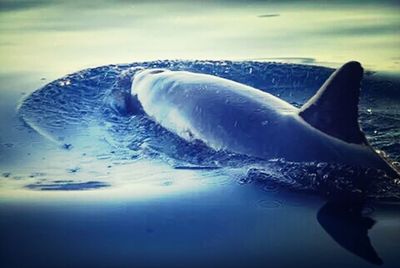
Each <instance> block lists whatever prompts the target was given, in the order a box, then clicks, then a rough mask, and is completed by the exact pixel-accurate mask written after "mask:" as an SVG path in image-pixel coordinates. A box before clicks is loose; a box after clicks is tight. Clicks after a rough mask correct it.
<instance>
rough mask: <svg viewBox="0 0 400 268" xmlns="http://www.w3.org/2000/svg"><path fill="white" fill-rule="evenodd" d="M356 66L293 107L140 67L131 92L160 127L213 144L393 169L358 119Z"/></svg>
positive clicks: (219, 81) (206, 79) (213, 80)
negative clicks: (298, 105) (377, 150)
mask: <svg viewBox="0 0 400 268" xmlns="http://www.w3.org/2000/svg"><path fill="white" fill-rule="evenodd" d="M362 76H363V69H362V67H361V65H360V64H359V63H358V62H349V63H347V64H345V65H343V66H342V67H341V68H340V69H338V70H337V71H336V72H335V73H334V74H332V76H331V77H330V78H329V79H328V80H327V81H326V82H325V84H324V85H323V86H322V87H321V88H320V89H319V91H318V92H317V93H316V95H315V96H314V97H312V98H311V99H310V100H309V101H308V102H307V103H306V104H304V105H303V107H301V108H300V109H298V108H296V107H294V106H292V105H291V104H289V103H287V102H285V101H284V100H281V99H279V98H277V97H275V96H273V95H271V94H269V93H266V92H263V91H261V90H257V89H255V88H252V87H250V86H246V85H243V84H240V83H237V82H234V81H230V80H227V79H223V78H219V77H216V76H211V75H206V74H198V73H191V72H184V71H169V70H163V69H148V70H143V71H140V72H138V73H137V74H136V75H135V76H134V79H133V82H132V90H131V94H132V96H134V97H136V98H137V99H138V100H139V102H140V104H141V106H142V108H143V110H144V111H145V112H146V113H147V115H149V116H150V117H152V118H153V119H154V120H155V121H156V122H158V123H159V124H160V125H162V126H163V127H165V128H166V129H168V130H170V131H172V132H174V133H176V134H177V135H179V136H180V137H182V138H184V139H186V140H189V141H190V140H195V139H198V140H201V141H203V142H204V143H206V144H207V145H208V146H210V147H212V148H214V149H216V150H228V151H232V152H236V153H241V154H246V155H251V156H255V157H260V158H263V159H271V158H285V159H287V160H291V161H327V162H338V163H344V164H351V165H356V166H362V167H373V168H378V169H382V170H384V171H386V173H388V174H390V175H396V171H394V169H393V168H392V167H391V166H390V164H388V163H387V162H386V161H385V160H384V159H382V158H381V157H380V156H379V155H378V154H377V153H376V152H375V151H374V150H373V149H372V148H371V147H370V146H369V144H368V142H367V140H366V138H365V136H364V134H363V132H362V131H361V130H360V128H359V124H358V100H359V91H360V82H361V79H362Z"/></svg>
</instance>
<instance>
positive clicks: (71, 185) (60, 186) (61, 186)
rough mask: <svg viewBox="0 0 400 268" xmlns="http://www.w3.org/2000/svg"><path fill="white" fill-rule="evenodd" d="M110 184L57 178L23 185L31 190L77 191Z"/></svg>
mask: <svg viewBox="0 0 400 268" xmlns="http://www.w3.org/2000/svg"><path fill="white" fill-rule="evenodd" d="M109 186H110V185H109V184H108V183H105V182H101V181H87V182H72V181H69V180H65V181H63V180H59V181H54V182H50V183H33V184H28V185H26V186H25V187H26V188H29V189H32V190H41V191H77V190H91V189H98V188H104V187H109Z"/></svg>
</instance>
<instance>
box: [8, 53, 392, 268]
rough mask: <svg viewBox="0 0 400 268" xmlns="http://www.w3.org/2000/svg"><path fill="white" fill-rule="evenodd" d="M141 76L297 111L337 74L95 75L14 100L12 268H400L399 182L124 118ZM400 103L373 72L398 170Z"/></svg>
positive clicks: (367, 82)
mask: <svg viewBox="0 0 400 268" xmlns="http://www.w3.org/2000/svg"><path fill="white" fill-rule="evenodd" d="M140 68H168V69H171V70H189V71H193V72H202V73H208V74H213V75H217V76H220V77H224V78H228V79H232V80H235V81H238V82H241V83H244V84H247V85H250V86H253V87H255V88H259V89H261V90H264V91H267V92H270V93H272V94H274V95H276V96H278V97H280V98H282V99H285V100H286V101H288V102H290V103H292V104H293V105H295V106H298V107H299V106H301V105H302V104H303V103H304V102H305V101H307V100H308V99H309V98H310V97H311V96H312V95H313V94H314V93H315V92H316V90H317V89H318V88H319V87H320V86H321V85H322V83H323V82H324V81H325V80H326V78H327V77H329V75H330V74H331V73H332V72H333V71H334V70H333V69H330V68H326V67H318V66H306V65H296V64H282V63H265V62H264V63H262V62H250V61H246V62H231V61H154V62H141V63H132V64H125V65H108V66H102V67H98V68H92V69H86V70H83V71H79V72H76V73H73V74H70V75H66V76H65V77H62V78H60V79H57V80H54V81H53V82H50V83H48V84H46V85H44V86H43V87H42V88H40V89H39V90H36V91H34V92H33V93H32V94H25V95H24V96H22V98H21V96H19V97H16V96H12V97H8V99H20V101H19V104H18V109H17V110H16V111H15V110H13V111H14V112H11V108H6V106H4V110H5V111H8V112H9V113H10V114H11V115H12V116H10V118H11V119H9V120H8V121H7V124H8V125H10V130H8V131H4V132H3V133H2V136H1V147H0V148H1V149H0V150H1V166H0V167H1V175H2V178H1V185H0V187H1V188H0V189H1V192H2V193H3V194H2V198H1V203H0V236H1V239H0V241H1V242H0V249H1V251H0V253H1V255H0V257H1V260H2V262H3V263H4V265H5V267H71V266H72V267H78V266H80V267H85V266H86V267H87V266H95V267H109V266H118V267H160V266H164V267H177V266H178V267H179V266H180V267H189V266H190V267H196V266H197V267H210V266H214V267H221V266H224V267H228V266H229V267H235V266H236V267H265V266H266V265H267V264H268V265H270V266H271V267H292V266H294V265H296V266H297V267H316V266H326V267H338V266H349V267H368V266H370V265H371V266H373V265H375V264H380V263H382V262H383V264H384V266H385V267H397V266H398V264H399V259H398V257H397V252H398V250H399V244H400V243H399V242H400V225H399V222H400V221H399V219H400V213H399V212H400V210H399V205H398V204H399V203H398V202H399V201H400V186H399V181H398V179H396V178H389V177H387V176H386V175H385V174H384V173H382V172H380V171H378V170H372V169H360V168H357V167H350V166H343V165H337V164H334V163H315V162H311V163H294V162H287V161H285V160H284V159H272V160H260V159H254V158H251V157H248V156H244V155H237V154H233V153H231V152H226V151H219V152H215V151H213V150H211V149H210V148H208V147H207V146H205V145H204V144H202V143H188V142H186V141H184V140H182V139H180V138H179V137H177V136H176V135H174V134H173V133H170V132H168V131H167V130H165V129H163V128H162V127H161V126H159V125H158V124H156V123H154V122H153V121H152V120H151V119H150V118H148V117H147V116H146V115H145V114H144V113H143V112H141V111H140V110H135V109H133V111H132V110H131V111H128V110H126V109H125V105H124V103H125V102H126V101H128V100H127V99H126V98H127V96H129V94H128V93H129V91H130V86H131V83H130V78H131V77H132V75H133V74H134V73H135V72H136V71H137V70H138V69H140ZM2 79H3V81H6V78H2ZM11 80H12V78H11ZM13 83H16V82H15V81H13ZM35 83H38V82H37V81H36V82H35ZM40 83H44V81H43V80H42V81H41V82H40ZM8 84H12V83H10V82H8ZM30 85H31V86H32V83H30ZM18 87H19V88H21V85H18ZM14 104H15V103H14ZM399 104H400V82H399V80H396V79H393V78H387V77H385V76H382V75H381V74H376V73H372V72H367V73H366V75H365V79H364V80H363V84H362V96H361V103H360V123H361V126H362V128H363V130H364V131H365V133H366V134H367V139H368V141H369V142H370V143H371V145H372V146H373V147H374V148H375V149H379V150H381V151H382V154H385V155H386V156H387V157H388V159H390V161H392V163H393V165H395V166H398V165H399V164H398V162H399V161H400V142H399V141H400V137H399V136H400V134H399V133H400V132H399V131H400V119H399V118H400V116H399V112H400V110H399V109H398V107H399ZM10 107H11V105H10ZM365 181H371V183H370V184H368V185H365V183H364V182H365ZM360 192H362V193H366V195H367V204H366V205H365V207H364V208H363V209H362V210H361V212H360V211H358V210H354V211H352V210H351V209H353V208H351V209H350V210H349V208H348V207H347V206H343V204H339V205H338V204H336V203H333V201H338V200H339V201H342V200H343V198H344V199H345V200H351V201H352V200H356V201H359V200H360V199H361V198H363V197H364V194H360ZM349 197H350V198H349ZM327 201H329V202H328V203H326V202H327ZM371 228H372V229H371ZM369 229H370V230H371V231H370V232H368V230H369Z"/></svg>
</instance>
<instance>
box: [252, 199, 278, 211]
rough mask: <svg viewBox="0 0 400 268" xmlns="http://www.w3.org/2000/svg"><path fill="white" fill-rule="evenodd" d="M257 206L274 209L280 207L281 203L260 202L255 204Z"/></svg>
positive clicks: (276, 201)
mask: <svg viewBox="0 0 400 268" xmlns="http://www.w3.org/2000/svg"><path fill="white" fill-rule="evenodd" d="M257 206H259V207H261V208H266V209H276V208H280V207H282V202H280V201H278V200H260V201H258V202H257Z"/></svg>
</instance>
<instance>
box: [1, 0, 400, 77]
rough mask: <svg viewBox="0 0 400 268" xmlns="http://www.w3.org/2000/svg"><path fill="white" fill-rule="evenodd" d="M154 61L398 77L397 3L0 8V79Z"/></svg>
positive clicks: (31, 4) (44, 2)
mask: <svg viewBox="0 0 400 268" xmlns="http://www.w3.org/2000/svg"><path fill="white" fill-rule="evenodd" d="M158 59H211V60H212V59H214V60H217V59H228V60H266V61H267V60H268V61H270V60H279V61H288V62H297V63H306V64H316V65H326V66H333V67H336V66H338V65H340V64H342V63H344V62H346V61H348V60H358V61H360V62H361V63H362V64H363V65H364V66H365V67H366V68H367V69H370V70H375V71H390V72H400V3H399V1H369V0H366V1H285V0H283V1H276V0H275V1H256V0H253V1H251V0H250V1H239V0H234V1H227V0H220V1H211V0H209V1H161V0H155V1H129V0H117V1H106V0H97V1H77V0H76V1H57V0H36V1H31V0H22V1H11V0H5V1H4V0H0V66H1V69H0V72H1V73H15V72H43V73H46V72H54V73H59V74H60V75H61V74H65V73H70V72H74V71H77V70H79V69H83V68H87V67H93V66H98V65H104V64H111V63H129V62H134V61H145V60H158Z"/></svg>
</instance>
